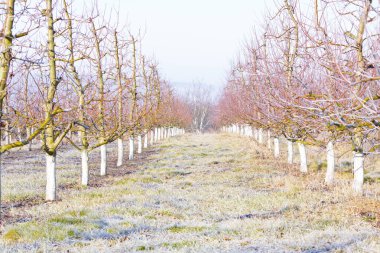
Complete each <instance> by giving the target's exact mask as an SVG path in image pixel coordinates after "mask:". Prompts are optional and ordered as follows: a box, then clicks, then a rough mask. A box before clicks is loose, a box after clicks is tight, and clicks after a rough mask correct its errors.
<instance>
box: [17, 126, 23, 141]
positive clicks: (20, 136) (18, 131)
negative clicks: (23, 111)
mask: <svg viewBox="0 0 380 253" xmlns="http://www.w3.org/2000/svg"><path fill="white" fill-rule="evenodd" d="M17 137H18V140H19V141H22V133H21V128H20V127H18V128H17Z"/></svg>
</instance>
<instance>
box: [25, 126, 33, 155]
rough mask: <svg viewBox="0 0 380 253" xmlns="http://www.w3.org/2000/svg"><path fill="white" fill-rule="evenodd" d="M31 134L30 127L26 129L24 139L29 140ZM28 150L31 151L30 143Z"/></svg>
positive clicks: (30, 143) (30, 142)
mask: <svg viewBox="0 0 380 253" xmlns="http://www.w3.org/2000/svg"><path fill="white" fill-rule="evenodd" d="M31 134H32V130H31V128H30V127H27V128H26V138H27V139H29V137H30V135H31ZM28 150H29V151H32V141H29V143H28Z"/></svg>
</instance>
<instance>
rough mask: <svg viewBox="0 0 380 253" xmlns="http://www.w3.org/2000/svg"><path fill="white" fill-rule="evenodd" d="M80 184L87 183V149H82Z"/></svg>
mask: <svg viewBox="0 0 380 253" xmlns="http://www.w3.org/2000/svg"><path fill="white" fill-rule="evenodd" d="M81 155H82V185H88V178H89V171H88V151H87V150H82V151H81Z"/></svg>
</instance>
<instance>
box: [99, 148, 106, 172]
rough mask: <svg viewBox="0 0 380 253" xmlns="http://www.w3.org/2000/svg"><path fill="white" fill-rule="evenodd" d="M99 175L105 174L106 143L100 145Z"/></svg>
mask: <svg viewBox="0 0 380 253" xmlns="http://www.w3.org/2000/svg"><path fill="white" fill-rule="evenodd" d="M100 175H101V176H105V175H107V145H102V146H100Z"/></svg>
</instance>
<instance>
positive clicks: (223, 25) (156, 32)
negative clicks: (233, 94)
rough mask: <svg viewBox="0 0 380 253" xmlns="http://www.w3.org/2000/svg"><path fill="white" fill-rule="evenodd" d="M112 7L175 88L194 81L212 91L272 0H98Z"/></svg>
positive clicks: (101, 4) (217, 85)
mask: <svg viewBox="0 0 380 253" xmlns="http://www.w3.org/2000/svg"><path fill="white" fill-rule="evenodd" d="M98 2H99V7H104V5H106V6H107V9H109V8H117V9H118V10H119V15H120V19H121V22H120V23H122V24H126V25H128V26H129V27H130V28H131V29H132V31H137V30H138V29H139V28H142V29H143V30H145V31H146V35H145V38H144V41H143V48H144V49H143V50H144V52H145V54H147V55H154V56H155V58H156V59H157V60H158V62H159V67H160V71H161V74H162V75H163V76H164V77H165V78H166V79H167V80H169V81H170V82H171V84H172V85H173V86H174V87H176V88H177V89H179V90H183V89H187V88H186V87H187V86H191V84H192V83H193V82H201V83H205V84H208V85H211V86H212V87H215V89H220V87H222V86H223V85H224V83H225V77H226V73H227V71H228V69H229V66H230V62H231V60H232V59H233V58H234V56H236V54H237V53H238V52H239V49H240V48H241V45H242V43H243V42H244V40H245V39H246V38H248V37H249V35H250V32H251V31H252V29H253V27H254V26H260V25H261V24H262V17H263V15H265V14H266V13H267V9H268V8H271V7H272V6H273V3H272V2H273V1H272V0H267V1H265V0H234V1H233V0H99V1H98Z"/></svg>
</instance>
